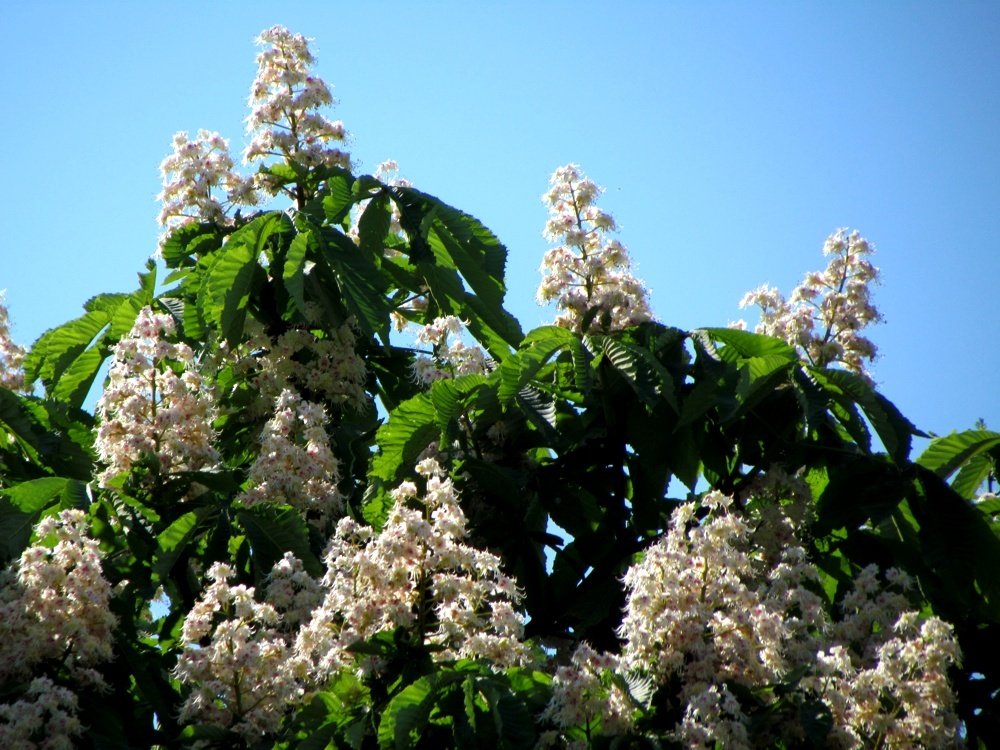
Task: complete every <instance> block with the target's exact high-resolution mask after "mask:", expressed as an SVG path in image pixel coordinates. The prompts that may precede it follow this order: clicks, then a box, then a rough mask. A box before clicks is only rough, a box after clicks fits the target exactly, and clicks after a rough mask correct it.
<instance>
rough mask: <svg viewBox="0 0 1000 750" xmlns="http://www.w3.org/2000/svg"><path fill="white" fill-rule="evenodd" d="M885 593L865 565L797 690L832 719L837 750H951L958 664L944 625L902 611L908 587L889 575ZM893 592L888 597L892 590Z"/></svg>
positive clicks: (894, 574) (872, 568)
mask: <svg viewBox="0 0 1000 750" xmlns="http://www.w3.org/2000/svg"><path fill="white" fill-rule="evenodd" d="M885 578H886V580H887V582H888V583H889V584H890V586H889V587H886V586H884V585H882V584H881V582H880V581H879V577H878V569H877V568H876V566H874V565H871V566H869V567H867V568H865V569H864V570H863V571H861V573H860V574H859V575H858V576H857V578H856V579H855V582H854V589H853V590H852V591H851V592H850V593H849V594H848V595H847V596H846V597H845V598H844V601H843V602H842V603H841V609H842V612H843V619H841V620H840V621H838V622H835V623H832V624H831V627H830V628H829V638H828V640H829V642H830V643H831V644H833V645H830V646H829V647H828V648H826V649H825V650H823V651H821V652H819V653H818V654H817V664H818V669H817V670H816V673H815V674H814V675H810V677H808V678H807V679H806V680H804V681H803V685H802V687H803V688H804V689H810V690H811V691H813V692H814V693H815V694H817V695H819V696H820V697H821V698H822V700H823V701H824V703H826V705H827V706H828V707H829V709H830V711H831V713H832V714H833V719H834V728H835V729H834V731H835V742H836V743H837V746H838V747H844V748H853V747H862V746H863V747H953V746H956V745H957V744H958V743H957V742H956V738H957V737H958V733H959V729H958V722H957V717H956V716H955V713H954V702H955V696H954V694H953V693H952V689H951V686H950V685H949V684H948V679H947V674H948V670H949V668H951V666H952V665H954V664H957V663H958V662H959V660H960V656H961V655H960V653H959V650H958V643H957V641H956V640H955V634H954V630H953V628H952V626H951V625H949V624H948V623H945V622H943V621H942V620H940V619H938V618H936V617H931V618H927V619H925V620H921V619H920V618H919V616H918V615H917V613H916V612H913V611H909V610H908V607H909V601H908V600H907V598H906V597H905V596H904V595H903V593H902V592H903V591H905V590H908V589H910V588H911V587H912V585H913V584H912V581H910V579H909V578H908V577H907V576H906V575H905V574H903V573H901V572H899V571H896V570H889V571H887V572H886V574H885ZM894 589H895V590H894Z"/></svg>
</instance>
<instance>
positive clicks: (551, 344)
mask: <svg viewBox="0 0 1000 750" xmlns="http://www.w3.org/2000/svg"><path fill="white" fill-rule="evenodd" d="M567 350H568V351H570V352H571V353H572V355H573V363H574V376H575V378H576V387H577V388H579V389H580V390H585V389H586V388H587V386H588V384H589V381H590V366H589V356H588V355H587V354H586V352H585V351H584V349H583V345H582V343H581V340H580V337H579V336H578V335H577V334H575V333H573V332H572V331H570V330H568V329H566V328H561V327H559V326H544V327H542V328H536V329H535V330H533V331H531V332H530V333H529V334H528V335H527V336H525V338H524V341H522V342H521V346H520V347H519V349H518V351H517V352H515V353H514V354H512V355H511V356H509V357H507V358H506V359H504V361H503V362H502V363H501V364H500V388H499V391H498V396H499V398H500V400H501V402H503V403H510V402H511V401H512V400H513V399H514V398H515V397H516V396H517V395H518V394H519V393H520V392H521V390H522V389H523V388H524V387H525V386H526V385H527V384H528V383H529V382H530V381H531V380H532V379H533V378H534V377H535V376H536V375H537V374H538V371H539V370H540V369H541V368H542V367H543V366H544V365H545V364H546V363H547V362H548V361H549V360H550V359H552V357H553V356H555V355H557V354H559V353H561V352H563V351H567Z"/></svg>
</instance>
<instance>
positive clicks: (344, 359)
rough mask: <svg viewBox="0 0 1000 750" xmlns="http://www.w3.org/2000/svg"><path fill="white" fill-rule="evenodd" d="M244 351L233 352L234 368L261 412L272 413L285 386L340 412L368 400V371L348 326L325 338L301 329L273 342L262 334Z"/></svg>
mask: <svg viewBox="0 0 1000 750" xmlns="http://www.w3.org/2000/svg"><path fill="white" fill-rule="evenodd" d="M243 348H245V349H246V351H247V352H248V353H246V354H243V353H241V352H237V360H236V365H235V366H236V369H237V370H238V371H239V372H240V373H241V374H244V375H246V377H247V382H248V383H250V384H251V386H252V387H253V389H254V390H255V391H256V393H257V394H258V398H257V405H256V408H257V409H258V410H259V411H260V412H266V411H269V410H270V409H272V408H273V406H274V403H275V400H276V399H277V398H278V397H279V396H280V395H281V393H282V392H283V391H284V390H285V389H287V388H292V389H294V390H296V391H298V392H300V393H304V394H307V395H309V396H310V397H311V398H315V399H322V400H324V401H326V402H327V403H330V404H333V405H334V406H338V407H340V408H360V407H361V406H362V405H363V404H364V403H365V401H366V398H367V396H366V393H365V380H366V378H367V376H368V372H367V369H366V367H365V362H364V360H363V359H362V358H361V357H360V356H358V353H357V350H356V349H355V338H354V333H353V332H352V330H351V327H350V326H349V325H348V324H346V323H345V324H344V325H342V326H340V328H338V329H336V330H334V331H330V332H327V333H326V334H325V336H324V338H320V337H318V336H317V335H315V334H314V333H312V332H310V331H306V330H302V329H299V328H293V329H291V330H288V331H285V332H284V333H282V334H281V335H279V336H277V337H275V338H272V337H270V336H267V335H266V334H263V333H261V334H257V335H254V336H251V337H250V339H249V341H247V343H246V344H245V345H244V347H243Z"/></svg>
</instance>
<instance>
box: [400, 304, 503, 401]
mask: <svg viewBox="0 0 1000 750" xmlns="http://www.w3.org/2000/svg"><path fill="white" fill-rule="evenodd" d="M464 332H465V323H463V322H462V321H461V320H459V319H458V318H456V317H455V316H454V315H448V316H446V317H443V318H435V319H434V320H433V321H431V322H430V323H428V324H427V325H425V326H424V327H423V328H422V329H421V330H420V331H419V332H418V333H417V343H420V344H430V345H431V346H432V347H433V348H434V351H433V353H432V354H431V356H426V355H420V356H418V357H416V358H415V359H414V360H413V377H414V378H415V379H416V380H417V382H418V383H424V384H428V385H429V384H430V383H433V382H434V381H435V380H441V379H442V378H456V377H458V376H459V375H472V374H476V375H480V374H484V373H486V372H489V370H490V360H489V358H488V357H487V355H486V353H485V352H484V351H483V350H482V348H481V347H479V346H478V345H473V346H468V345H466V344H465V343H464V342H463V341H462V339H461V336H462V334H463V333H464ZM449 335H450V336H452V337H453V338H452V340H451V341H450V342H449V341H448V337H449Z"/></svg>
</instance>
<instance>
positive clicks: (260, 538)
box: [236, 504, 323, 576]
mask: <svg viewBox="0 0 1000 750" xmlns="http://www.w3.org/2000/svg"><path fill="white" fill-rule="evenodd" d="M236 517H237V519H238V520H239V523H240V524H241V525H242V526H243V528H244V530H245V531H246V534H247V539H249V540H250V546H251V548H252V549H253V554H254V563H255V565H256V566H257V571H258V573H259V574H260V575H262V576H264V575H267V574H268V573H270V572H271V568H272V567H274V564H275V563H276V562H278V561H279V560H280V559H281V558H282V557H283V556H284V554H285V553H286V552H291V553H292V554H294V555H295V556H296V557H297V558H299V560H301V561H302V565H303V567H304V568H305V569H306V571H307V572H308V573H309V575H311V576H321V575H323V566H322V565H321V564H320V562H319V559H318V558H317V557H316V555H315V554H314V553H313V551H312V548H311V547H310V545H309V528H308V526H307V525H306V522H305V520H304V519H303V518H302V515H301V514H300V513H299V512H298V511H297V510H295V508H291V507H289V506H287V505H268V504H260V505H253V506H250V507H244V508H242V509H240V510H239V511H237V513H236Z"/></svg>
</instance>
